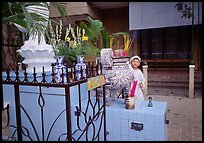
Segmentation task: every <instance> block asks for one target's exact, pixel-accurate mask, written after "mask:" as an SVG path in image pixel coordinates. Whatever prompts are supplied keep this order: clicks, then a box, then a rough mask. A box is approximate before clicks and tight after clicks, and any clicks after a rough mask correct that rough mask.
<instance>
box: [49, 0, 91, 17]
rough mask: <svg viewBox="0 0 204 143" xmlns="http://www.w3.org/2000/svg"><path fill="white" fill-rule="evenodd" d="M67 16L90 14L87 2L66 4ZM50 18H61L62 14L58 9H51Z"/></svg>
mask: <svg viewBox="0 0 204 143" xmlns="http://www.w3.org/2000/svg"><path fill="white" fill-rule="evenodd" d="M65 6H66V9H67V14H68V15H69V16H72V15H81V14H87V13H88V6H87V2H66V3H65ZM50 9H51V10H50V17H59V16H60V14H59V12H58V11H57V9H56V8H53V7H52V8H50Z"/></svg>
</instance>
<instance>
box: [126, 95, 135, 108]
mask: <svg viewBox="0 0 204 143" xmlns="http://www.w3.org/2000/svg"><path fill="white" fill-rule="evenodd" d="M125 108H126V109H128V110H132V109H135V97H130V96H129V97H127V98H126V99H125Z"/></svg>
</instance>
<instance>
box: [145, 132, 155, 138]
mask: <svg viewBox="0 0 204 143" xmlns="http://www.w3.org/2000/svg"><path fill="white" fill-rule="evenodd" d="M145 139H150V140H153V139H154V131H146V134H145Z"/></svg>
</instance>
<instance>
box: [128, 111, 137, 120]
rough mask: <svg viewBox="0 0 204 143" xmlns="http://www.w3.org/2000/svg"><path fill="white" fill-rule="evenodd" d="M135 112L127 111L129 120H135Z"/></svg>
mask: <svg viewBox="0 0 204 143" xmlns="http://www.w3.org/2000/svg"><path fill="white" fill-rule="evenodd" d="M136 116H137V113H136V112H128V119H129V120H136Z"/></svg>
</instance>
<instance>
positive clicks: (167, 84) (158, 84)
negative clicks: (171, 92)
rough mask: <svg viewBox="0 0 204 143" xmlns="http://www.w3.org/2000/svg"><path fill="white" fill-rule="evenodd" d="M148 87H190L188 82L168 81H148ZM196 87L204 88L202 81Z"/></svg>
mask: <svg viewBox="0 0 204 143" xmlns="http://www.w3.org/2000/svg"><path fill="white" fill-rule="evenodd" d="M147 84H148V87H172V88H173V87H174V88H178V87H179V88H189V83H188V82H170V81H169V82H166V81H154V82H153V81H148V83H147ZM194 87H195V88H198V89H199V88H200V89H201V88H202V83H195V84H194Z"/></svg>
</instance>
